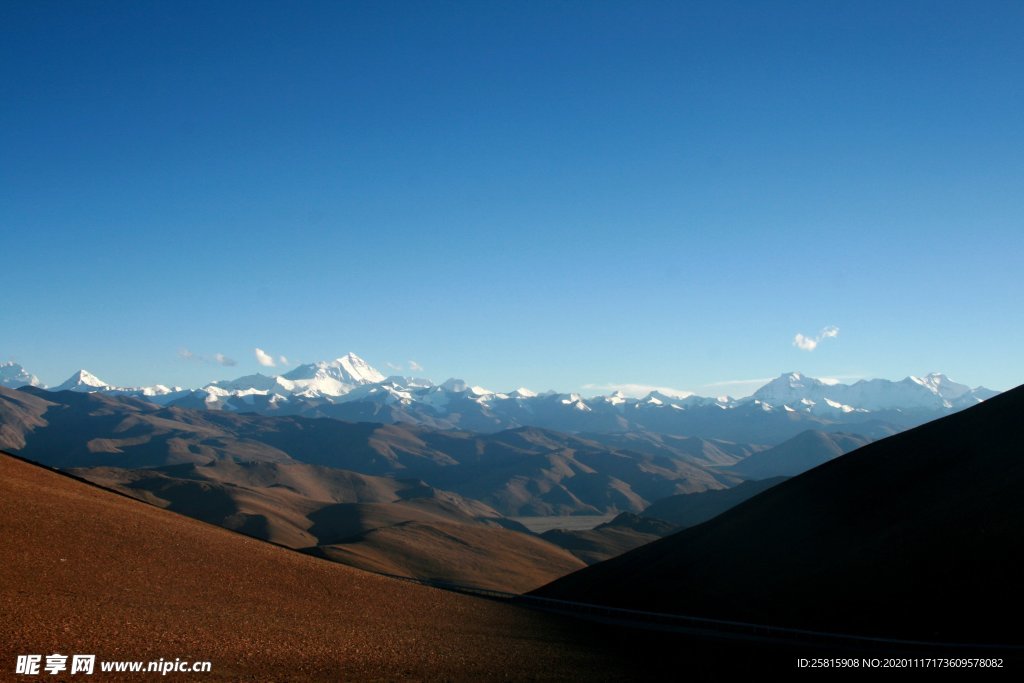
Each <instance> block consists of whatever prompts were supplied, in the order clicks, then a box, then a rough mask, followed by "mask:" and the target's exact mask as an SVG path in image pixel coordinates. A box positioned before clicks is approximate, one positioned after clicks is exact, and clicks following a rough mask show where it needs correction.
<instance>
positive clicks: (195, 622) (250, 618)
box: [0, 455, 652, 681]
mask: <svg viewBox="0 0 1024 683" xmlns="http://www.w3.org/2000/svg"><path fill="white" fill-rule="evenodd" d="M0 537H2V538H3V540H4V542H3V546H2V551H0V552H2V558H0V559H2V561H0V614H2V615H3V618H2V619H0V662H3V663H4V670H5V671H7V672H8V673H12V672H13V669H8V664H10V665H11V666H12V667H13V664H11V663H12V662H13V661H14V656H15V655H16V654H24V653H44V654H49V653H53V652H61V653H69V652H70V653H95V654H96V655H98V657H99V658H100V659H132V660H135V659H138V660H149V659H157V658H160V657H164V658H169V659H172V660H173V659H174V658H176V657H180V658H183V659H190V660H210V661H212V662H213V672H212V674H208V675H203V676H202V680H253V681H256V680H258V681H274V680H277V681H282V680H355V679H358V680H365V679H375V680H399V679H458V680H484V679H501V680H524V679H536V678H540V679H563V680H566V679H593V678H598V679H621V678H624V677H627V676H630V675H635V674H637V672H638V671H640V670H641V669H637V668H636V665H638V664H641V665H643V666H647V665H649V664H650V663H651V661H652V660H651V659H650V654H646V655H645V654H642V653H640V652H638V651H636V648H635V646H633V645H631V646H629V647H626V645H625V644H623V643H618V640H619V636H621V634H617V635H616V634H609V633H608V632H606V630H604V628H603V627H597V626H588V625H586V624H581V623H576V622H570V621H565V620H562V619H561V618H556V617H552V616H548V615H543V614H540V613H534V612H530V611H525V610H523V609H521V608H516V607H513V606H508V605H502V604H499V603H495V602H489V601H484V600H480V599H477V598H471V597H467V596H460V595H455V594H451V593H446V592H443V591H439V590H435V589H431V588H426V587H423V586H418V585H413V584H409V583H406V582H402V581H397V580H393V579H388V578H386V577H381V576H377V575H373V574H369V573H366V572H362V571H359V570H356V569H352V568H349V567H345V566H342V565H339V564H334V563H330V562H325V561H323V560H320V559H317V558H314V557H309V556H306V555H302V554H300V553H295V552H292V551H289V550H286V549H283V548H280V547H277V546H274V545H271V544H268V543H264V542H262V541H258V540H256V539H252V538H247V537H244V536H241V535H239V534H235V533H232V532H230V531H227V530H224V529H221V528H217V527H214V526H211V525H208V524H205V523H203V522H199V521H197V520H194V519H189V518H187V517H183V516H180V515H177V514H174V513H172V512H169V511H167V510H162V509H159V508H156V507H153V506H150V505H145V504H143V503H140V502H138V501H135V500H132V499H129V498H127V497H123V496H119V495H117V494H115V493H112V492H109V491H106V490H103V489H100V488H97V487H94V486H90V485H88V484H86V483H84V482H81V481H78V480H75V479H73V478H70V477H67V476H63V475H61V474H58V473H55V472H53V471H50V470H47V469H45V468H43V467H39V466H36V465H33V464H29V463H26V462H23V461H20V460H17V459H15V458H12V457H9V456H6V455H0ZM646 638H647V637H646V636H645V639H646ZM617 643H618V644H617ZM627 651H630V652H633V654H635V655H636V656H638V657H642V659H637V660H632V659H630V656H629V655H627V654H626V652H627ZM128 676H129V678H131V676H134V678H131V680H148V679H147V678H146V677H145V676H140V675H138V674H134V675H128ZM93 678H95V679H97V680H110V678H109V677H104V676H101V675H99V674H97V675H96V676H94V677H93ZM174 678H177V679H178V680H183V678H182V676H181V675H178V676H177V677H176V676H175V675H173V674H172V675H170V676H168V679H174ZM186 678H187V677H186Z"/></svg>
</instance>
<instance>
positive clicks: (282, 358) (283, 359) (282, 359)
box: [277, 356, 288, 365]
mask: <svg viewBox="0 0 1024 683" xmlns="http://www.w3.org/2000/svg"><path fill="white" fill-rule="evenodd" d="M277 361H278V362H279V363H280V364H281V365H288V357H287V356H280V357H278V359H277Z"/></svg>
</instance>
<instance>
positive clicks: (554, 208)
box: [0, 1, 1024, 394]
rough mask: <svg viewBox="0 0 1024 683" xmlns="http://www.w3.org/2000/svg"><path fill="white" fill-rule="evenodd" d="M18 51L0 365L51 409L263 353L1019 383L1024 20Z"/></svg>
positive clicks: (560, 21)
mask: <svg viewBox="0 0 1024 683" xmlns="http://www.w3.org/2000/svg"><path fill="white" fill-rule="evenodd" d="M0 34H2V35H0V38H2V39H0V102H2V104H0V231H2V238H0V244H2V245H3V251H2V254H0V264H2V267H3V269H4V275H5V277H4V287H3V295H2V299H0V329H2V330H3V335H2V338H0V359H3V360H16V361H18V362H21V363H22V364H24V365H25V366H26V367H28V368H29V369H30V370H31V371H33V372H35V373H36V374H37V375H39V376H40V377H41V378H42V379H43V381H45V382H47V383H50V384H54V383H57V382H60V381H62V380H63V379H64V378H65V377H66V376H67V375H69V374H71V372H73V371H74V370H75V369H77V368H79V367H86V368H88V369H90V370H92V371H93V372H95V373H96V374H97V375H99V376H100V377H102V378H103V379H105V380H107V381H108V382H112V383H117V384H132V385H137V384H151V383H155V382H164V383H176V384H183V385H198V384H201V383H203V382H205V381H207V380H210V379H214V378H222V377H234V376H238V375H240V374H244V373H248V372H253V371H256V370H258V369H261V366H260V365H259V364H258V363H257V359H256V357H255V354H254V349H256V348H260V349H264V350H266V351H267V352H268V353H269V354H272V355H273V356H274V357H275V358H277V357H279V356H281V355H284V356H286V357H287V358H288V359H289V363H290V364H294V363H295V362H298V361H311V360H317V359H325V358H332V357H336V356H339V355H341V354H343V353H345V352H347V351H354V352H356V353H358V354H360V355H361V356H363V357H364V358H366V359H367V360H368V361H370V362H371V363H372V364H374V365H377V366H378V367H380V368H381V369H383V370H385V371H387V369H388V368H387V364H388V363H391V364H393V365H395V366H403V367H405V368H408V364H409V362H410V361H414V362H415V363H417V364H418V365H419V366H421V367H422V368H423V370H422V371H420V372H417V373H415V374H420V375H424V376H427V377H430V378H432V379H435V380H441V379H444V378H446V377H449V376H458V377H464V378H465V379H467V380H469V381H471V382H474V383H478V384H482V385H484V386H489V387H491V388H495V389H510V388H513V387H515V386H519V385H525V386H528V387H531V388H533V389H539V390H543V389H547V388H556V389H560V390H574V389H581V388H584V387H587V386H588V385H589V386H590V387H591V388H590V389H588V390H589V391H591V392H593V391H596V389H595V387H604V386H610V385H617V384H637V385H652V386H666V387H674V388H678V389H688V390H695V391H698V392H700V393H724V392H725V391H728V392H730V393H733V394H742V393H745V392H747V391H749V390H751V389H753V388H754V386H756V385H754V384H747V385H739V384H722V383H725V382H731V381H735V380H760V379H762V378H766V377H771V376H775V375H777V374H779V373H780V372H783V371H788V370H794V369H800V370H803V371H804V372H806V373H808V374H812V375H825V376H834V377H848V378H853V377H862V376H863V377H889V378H899V377H903V376H906V375H908V374H922V373H925V372H929V371H932V370H940V371H944V372H946V373H948V374H949V375H951V376H952V377H953V378H955V379H959V380H960V381H964V382H967V383H970V384H985V385H988V386H992V387H995V388H1008V387H1010V386H1014V385H1017V384H1019V383H1021V382H1022V381H1024V357H1022V355H1021V354H1020V348H1021V346H1022V341H1024V320H1022V316H1021V305H1020V302H1021V301H1022V300H1024V278H1022V277H1021V263H1022V256H1024V229H1022V228H1024V144H1022V143H1024V117H1022V116H1021V112H1022V111H1024V80H1022V78H1021V74H1022V73H1024V41H1021V40H1020V36H1021V35H1024V4H1021V3H1020V2H982V3H967V2H960V3H944V2H892V1H889V2H877V3H873V2H863V1H859V2H838V1H836V2H820V1H815V2H777V3H767V2H739V3H729V2H693V3H683V2H664V3H663V2H522V1H520V2H509V3H501V2H487V3H476V2H463V3H458V2H409V3H405V2H374V3H370V2H365V3H364V2H349V3H346V2H326V3H316V2H298V3H259V2H244V3H243V2H238V3H232V2H126V3H116V2H75V3H69V2H52V3H51V2H6V3H3V4H2V5H0ZM832 327H835V328H838V334H837V335H835V336H827V337H824V338H823V339H822V340H821V342H820V344H818V346H817V347H816V348H814V349H813V350H805V349H801V348H799V347H798V346H797V345H795V344H794V337H795V335H796V334H798V333H799V334H803V335H805V336H806V337H808V338H814V337H816V336H818V335H820V334H821V333H822V331H823V330H825V329H829V328H832ZM805 346H807V344H805ZM183 350H187V351H188V353H189V354H192V357H191V358H186V357H184V356H185V355H188V354H184V353H183ZM216 354H223V355H224V356H225V357H227V358H231V359H234V360H235V361H236V363H237V364H236V365H235V366H232V367H224V366H222V365H220V364H218V363H217V362H216ZM264 371H265V370H264ZM403 372H406V373H407V372H408V370H404V371H403Z"/></svg>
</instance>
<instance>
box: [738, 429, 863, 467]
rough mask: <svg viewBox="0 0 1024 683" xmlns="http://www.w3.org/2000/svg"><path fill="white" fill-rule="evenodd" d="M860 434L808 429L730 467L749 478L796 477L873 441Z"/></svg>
mask: <svg viewBox="0 0 1024 683" xmlns="http://www.w3.org/2000/svg"><path fill="white" fill-rule="evenodd" d="M871 441H872V439H869V438H867V437H864V436H860V435H859V434H847V433H844V432H822V431H818V430H807V431H806V432H802V433H800V434H797V435H796V436H794V437H793V438H792V439H789V440H787V441H783V442H782V443H780V444H779V445H778V446H773V447H772V448H769V449H767V450H763V451H760V452H758V453H754V454H753V455H751V456H750V457H749V458H745V459H744V460H742V461H740V462H737V463H736V464H735V465H733V466H731V467H729V468H728V469H729V471H730V472H734V473H736V474H738V475H740V476H742V477H743V478H745V479H767V478H769V477H792V476H794V475H797V474H801V473H803V472H806V471H807V470H809V469H811V468H812V467H817V466H818V465H820V464H822V463H823V462H828V461H829V460H832V459H833V458H837V457H839V456H840V455H842V454H843V453H849V452H850V451H852V450H856V449H858V448H860V447H861V446H863V445H865V444H867V443H870V442H871Z"/></svg>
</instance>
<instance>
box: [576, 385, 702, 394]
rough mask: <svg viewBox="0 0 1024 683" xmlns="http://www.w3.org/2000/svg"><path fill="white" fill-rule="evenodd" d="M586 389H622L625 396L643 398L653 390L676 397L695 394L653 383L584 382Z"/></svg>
mask: <svg viewBox="0 0 1024 683" xmlns="http://www.w3.org/2000/svg"><path fill="white" fill-rule="evenodd" d="M583 388H584V389H595V390H597V391H621V392H622V393H623V394H624V395H625V396H632V397H634V398H643V397H644V396H646V395H647V394H649V393H651V392H652V391H657V392H658V393H660V394H665V395H666V396H673V397H675V398H686V397H687V396H693V392H692V391H684V390H683V389H673V388H672V387H658V386H654V385H653V384H630V383H625V384H615V383H609V384H584V385H583Z"/></svg>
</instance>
